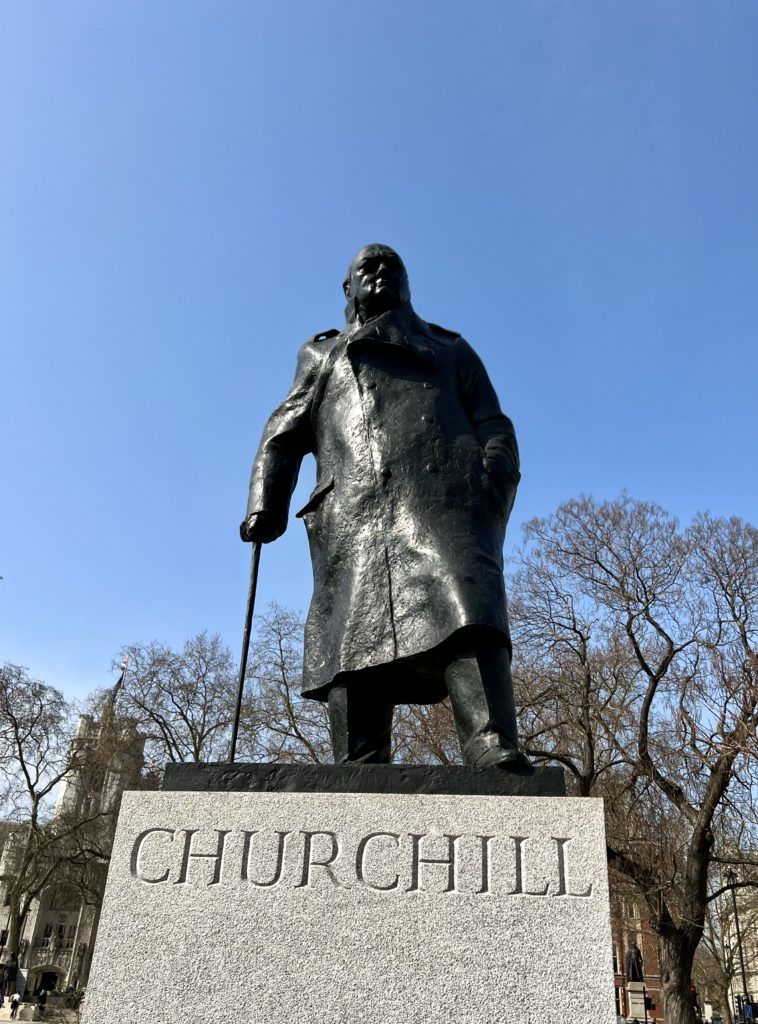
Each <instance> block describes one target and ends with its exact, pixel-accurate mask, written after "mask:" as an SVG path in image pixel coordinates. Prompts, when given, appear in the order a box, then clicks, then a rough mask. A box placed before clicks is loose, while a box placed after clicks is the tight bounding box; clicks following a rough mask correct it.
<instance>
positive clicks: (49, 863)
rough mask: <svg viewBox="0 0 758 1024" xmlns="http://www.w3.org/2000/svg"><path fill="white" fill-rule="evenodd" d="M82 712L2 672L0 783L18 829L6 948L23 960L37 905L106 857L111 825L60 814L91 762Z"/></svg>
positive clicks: (8, 668)
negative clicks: (63, 796) (60, 795)
mask: <svg viewBox="0 0 758 1024" xmlns="http://www.w3.org/2000/svg"><path fill="white" fill-rule="evenodd" d="M75 719H76V713H75V709H74V708H73V707H72V705H70V704H68V703H67V702H66V700H65V699H64V697H63V695H62V694H61V693H60V691H59V690H56V689H55V688H54V687H52V686H48V685H46V684H45V683H43V682H41V681H40V680H37V679H32V678H31V677H30V676H29V674H28V672H27V671H26V669H24V668H21V667H20V666H18V665H12V664H6V665H4V666H3V667H2V668H0V782H1V783H2V794H1V796H2V808H3V817H4V818H5V819H6V820H9V821H11V822H13V823H16V827H14V828H13V830H12V832H11V834H10V835H9V837H8V840H7V843H6V847H5V850H4V853H3V861H2V863H3V875H2V881H3V882H4V883H5V892H6V899H7V901H8V910H9V927H8V937H7V940H6V946H7V949H8V951H9V953H11V954H17V953H18V947H19V938H20V934H21V929H22V926H23V923H24V920H25V919H26V916H27V914H28V913H29V910H30V908H31V905H32V902H33V901H34V899H35V898H36V897H37V896H39V894H40V893H41V892H42V890H43V889H44V888H45V886H47V885H48V884H49V883H50V882H51V881H52V880H53V878H55V877H57V875H59V874H60V873H61V871H62V869H63V866H64V865H66V866H68V867H71V865H73V864H74V863H76V862H77V861H80V862H82V863H83V862H84V861H85V860H87V859H88V858H90V857H97V858H102V857H103V855H104V853H103V845H102V840H103V836H104V829H103V822H104V819H105V818H106V817H107V816H108V815H109V814H112V812H113V809H114V808H113V807H110V808H108V810H107V811H105V812H104V811H103V809H102V808H101V807H100V806H98V807H93V808H91V809H87V808H81V807H78V808H76V809H74V808H73V807H71V808H63V809H62V810H61V811H60V812H59V813H57V814H55V815H53V809H54V807H53V804H54V797H55V795H56V794H57V791H58V790H59V788H60V787H61V786H64V785H65V784H66V782H68V781H70V780H71V779H73V778H74V777H75V776H76V775H77V773H78V772H80V771H82V770H84V768H85V765H86V764H87V761H88V758H90V756H91V752H90V750H89V749H88V748H87V746H86V745H84V744H81V743H78V742H77V741H76V738H75V732H74V723H75Z"/></svg>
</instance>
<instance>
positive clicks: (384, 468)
mask: <svg viewBox="0 0 758 1024" xmlns="http://www.w3.org/2000/svg"><path fill="white" fill-rule="evenodd" d="M379 473H380V475H381V476H383V477H384V479H385V480H389V478H390V477H391V476H392V470H391V469H390V467H389V466H382V468H381V469H380V470H379Z"/></svg>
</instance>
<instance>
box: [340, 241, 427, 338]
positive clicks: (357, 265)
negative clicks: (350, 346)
mask: <svg viewBox="0 0 758 1024" xmlns="http://www.w3.org/2000/svg"><path fill="white" fill-rule="evenodd" d="M342 287H343V289H344V292H345V296H346V298H347V309H346V310H345V312H346V314H347V318H348V320H356V319H360V320H370V319H372V318H373V317H375V316H379V315H380V314H381V313H386V312H388V311H389V310H391V309H397V307H398V306H402V305H403V304H404V303H406V302H408V300H409V299H410V297H411V290H410V286H409V284H408V274H407V272H406V269H405V264H404V263H403V261H402V260H401V259H400V257H399V256H398V254H397V253H396V252H395V250H394V249H391V248H390V247H389V246H388V245H379V244H377V243H373V244H371V245H364V246H363V248H362V249H359V250H358V252H357V253H356V254H355V256H354V257H353V259H352V260H351V262H350V266H349V267H348V271H347V277H346V278H345V280H344V282H343V285H342Z"/></svg>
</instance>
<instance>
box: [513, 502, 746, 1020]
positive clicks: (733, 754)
mask: <svg viewBox="0 0 758 1024" xmlns="http://www.w3.org/2000/svg"><path fill="white" fill-rule="evenodd" d="M525 541H526V543H525V547H524V550H523V551H522V552H521V555H520V558H519V563H518V566H517V569H516V572H515V574H514V578H513V580H512V593H513V598H514V600H513V613H514V614H513V617H514V636H515V646H516V650H517V657H518V658H519V659H521V660H520V661H519V662H518V663H517V666H516V668H517V678H518V681H519V703H520V704H521V705H522V706H523V707H524V712H523V713H522V729H523V732H524V734H525V737H526V746H527V749H528V750H529V751H530V752H531V753H533V754H534V755H537V756H539V757H541V758H543V759H553V760H558V761H560V762H561V763H562V764H564V765H565V766H566V768H567V769H568V770H569V773H570V776H571V777H572V778H573V779H574V780H575V784H576V791H577V792H578V793H580V794H582V795H589V794H596V795H603V796H604V797H605V798H606V807H607V820H608V836H609V848H608V855H609V863H610V866H611V868H612V870H613V871H614V872H616V873H617V875H618V876H620V877H622V878H624V879H626V880H627V881H628V882H629V883H631V884H633V885H634V887H635V888H636V889H637V891H638V892H640V893H641V894H642V895H643V896H644V898H645V900H646V902H647V907H648V912H649V917H650V921H651V925H652V928H653V930H654V931H655V934H656V939H657V944H658V953H659V959H660V963H661V973H662V985H663V994H664V1001H665V1012H666V1019H667V1021H668V1022H670V1024H691V1022H692V1021H693V1019H694V1011H693V1007H692V1001H691V998H690V983H691V972H692V967H693V960H694V955H695V951H696V949H697V947H698V944H699V942H700V940H701V938H702V935H703V930H704V925H705V917H706V911H707V907H708V905H709V902H710V901H712V900H714V899H717V898H718V896H719V893H720V892H723V886H721V885H720V884H719V880H718V872H717V868H718V860H719V858H724V857H727V859H728V855H729V854H730V855H731V856H732V857H736V858H737V859H742V858H743V857H744V848H743V849H742V850H739V851H737V852H735V847H734V845H733V844H732V845H731V846H730V847H728V848H726V849H721V850H720V849H719V847H718V843H717V836H718V835H719V832H720V828H721V824H722V819H723V817H724V815H725V814H726V813H727V812H728V811H729V809H730V806H731V803H730V802H739V803H740V805H741V809H742V811H743V812H745V813H746V814H747V817H746V818H743V821H745V822H747V823H748V825H747V832H746V835H747V834H749V835H750V837H751V839H752V840H753V842H752V848H753V849H754V848H755V844H754V839H755V817H754V811H753V810H752V807H751V805H750V802H749V800H748V799H747V797H748V794H750V793H751V792H752V791H753V790H752V786H753V784H754V781H755V780H754V773H755V766H756V752H757V751H756V741H755V731H756V724H758V719H757V717H756V711H757V709H758V672H757V671H756V669H757V667H758V663H757V661H756V650H757V649H758V648H757V647H756V640H757V639H758V633H757V629H758V599H757V598H758V531H756V530H755V529H754V528H753V527H751V526H749V525H748V524H746V523H744V522H741V521H739V520H736V519H734V520H729V521H728V522H726V521H723V520H717V519H713V518H711V517H709V516H702V517H700V518H699V519H698V520H697V522H696V523H695V524H694V525H693V526H692V527H691V528H689V529H688V530H684V531H682V530H680V529H679V526H678V524H677V522H676V520H674V519H673V518H672V517H671V516H669V515H668V514H667V513H666V512H665V511H664V510H662V509H661V508H659V507H658V506H656V505H652V504H647V503H642V502H636V501H632V500H630V499H627V498H625V497H622V498H621V499H620V500H618V501H615V502H605V503H596V502H594V501H593V500H592V499H589V498H587V499H580V500H576V501H570V502H567V503H566V504H564V505H562V506H561V507H560V508H559V509H558V510H557V512H556V513H555V514H554V515H553V516H551V517H549V518H547V519H541V520H534V521H533V522H531V523H530V524H528V526H527V528H526V531H525Z"/></svg>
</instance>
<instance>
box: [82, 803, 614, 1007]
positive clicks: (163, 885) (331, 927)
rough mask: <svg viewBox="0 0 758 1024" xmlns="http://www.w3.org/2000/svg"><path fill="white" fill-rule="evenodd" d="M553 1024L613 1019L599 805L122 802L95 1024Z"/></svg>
mask: <svg viewBox="0 0 758 1024" xmlns="http://www.w3.org/2000/svg"><path fill="white" fill-rule="evenodd" d="M150 829H167V830H169V831H168V832H151V833H149V834H148V835H147V836H146V837H145V838H144V840H143V842H142V845H141V847H140V848H139V851H138V852H137V854H136V855H135V841H136V840H138V839H139V836H140V835H141V834H142V833H145V832H146V830H150ZM192 829H197V830H199V831H198V832H197V833H195V834H194V835H189V834H188V833H187V832H186V831H185V830H192ZM224 831H228V834H227V835H226V836H225V837H223V839H222V841H223V843H224V856H223V863H222V865H221V867H220V871H219V872H218V875H217V876H216V871H217V867H218V865H217V859H216V858H214V857H213V856H210V857H207V856H206V857H204V858H203V857H192V858H190V860H189V861H188V862H186V871H183V862H185V853H186V851H187V850H189V852H191V853H193V854H196V853H200V854H202V853H205V854H214V853H215V852H217V850H218V847H219V841H220V838H219V837H220V836H221V833H222V832H224ZM278 832H286V833H289V834H288V835H286V836H285V837H284V838H283V840H281V841H282V844H283V856H282V859H281V873H280V877H279V879H278V881H276V883H275V884H273V885H264V884H263V883H267V882H270V881H272V879H273V878H274V877H275V876H276V869H277V852H278V848H279V842H280V837H279V835H278ZM376 833H386V834H385V835H379V836H375V838H372V839H370V840H369V841H368V844H366V843H364V845H363V853H364V855H365V856H364V857H363V859H362V861H361V858H360V857H359V856H358V855H359V852H360V848H361V841H362V840H365V839H366V837H367V836H369V835H374V834H376ZM248 836H249V840H248V857H247V858H246V857H245V856H244V852H245V842H246V837H248ZM332 836H333V837H334V839H332ZM419 836H420V837H422V838H420V839H419V838H417V837H419ZM451 836H459V837H460V838H459V839H457V840H452V839H448V838H446V837H451ZM482 837H493V838H491V839H483V838H482ZM188 842H189V843H191V845H190V846H188V845H187V844H188ZM309 845H310V848H311V857H310V858H307V857H306V856H305V852H306V849H307V848H308V846H309ZM451 845H452V846H454V847H455V851H456V866H455V870H454V872H453V877H452V879H451V877H450V868H449V866H448V865H447V864H444V863H443V864H441V863H436V864H435V863H423V862H421V861H419V864H418V868H417V871H415V872H414V849H415V850H417V851H418V853H419V856H420V858H427V859H434V858H437V859H440V860H441V859H445V858H446V857H447V856H448V854H449V850H450V847H451ZM335 849H336V850H337V855H336V856H334V853H335ZM484 849H486V850H487V853H488V858H487V859H488V861H489V865H488V868H485V867H484V865H483V856H482V852H483V850H484ZM518 851H520V853H521V858H520V862H519V858H518V856H517V853H518ZM561 855H562V860H563V870H562V869H561ZM329 860H332V863H331V864H328V866H318V864H317V862H319V861H320V862H326V861H329ZM358 861H360V868H361V869H360V870H359V869H358V867H357V862H358ZM245 862H247V871H246V872H243V870H242V866H243V864H245ZM304 863H305V869H304ZM309 863H311V864H312V866H311V867H310V868H308V864H309ZM244 874H246V877H243V875H244ZM216 877H217V880H216ZM361 878H362V880H361ZM451 881H452V883H453V886H454V887H453V889H452V891H447V890H449V888H450V883H451ZM303 883H305V884H303ZM590 886H591V892H589V889H590ZM382 887H383V888H382ZM482 890H484V891H482ZM557 1019H560V1020H561V1022H562V1024H614V1020H615V1017H614V1007H613V973H612V963H611V936H610V921H609V905H608V888H607V873H606V865H605V837H604V828H603V813H602V804H601V802H600V801H599V800H589V799H582V800H579V799H571V798H566V797H561V798H554V797H542V798H533V799H529V798H523V797H497V796H496V797H492V796H432V795H425V794H422V795H415V796H409V795H392V794H378V795H371V794H365V793H362V794H357V793H341V794H335V793H326V794H314V793H250V792H244V793H239V792H238V793H228V792H225V793H212V792H211V793H178V792H162V793H126V794H125V795H124V800H123V805H122V809H121V816H120V819H119V825H118V829H117V833H116V839H115V845H114V850H113V857H112V860H111V866H110V873H109V876H108V885H107V890H106V895H105V902H104V907H103V914H102V919H101V924H100V934H99V936H98V941H97V945H96V949H95V958H94V964H93V969H92V974H91V979H90V985H89V990H88V995H87V1000H86V1009H85V1014H84V1024H121V1022H123V1024H126V1022H129V1024H148V1022H150V1024H184V1022H195V1021H198V1022H199V1021H204V1022H206V1021H207V1022H210V1024H221V1022H227V1021H251V1022H255V1024H285V1022H286V1024H343V1022H344V1024H443V1022H444V1024H464V1022H466V1024H467V1022H469V1021H470V1022H472V1024H473V1022H476V1024H501V1022H502V1024H509V1022H516V1021H517V1022H519V1024H545V1021H551V1020H557Z"/></svg>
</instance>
